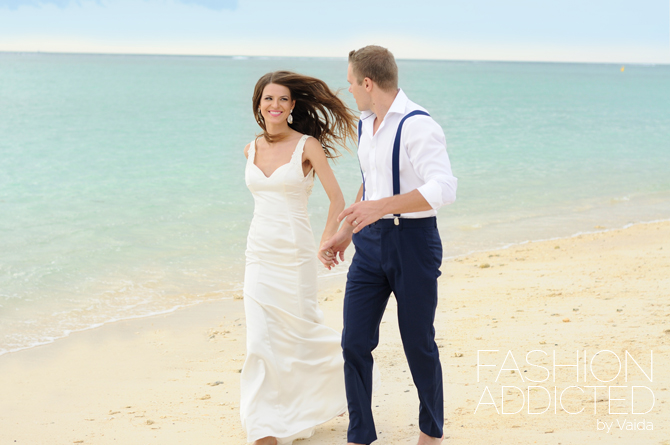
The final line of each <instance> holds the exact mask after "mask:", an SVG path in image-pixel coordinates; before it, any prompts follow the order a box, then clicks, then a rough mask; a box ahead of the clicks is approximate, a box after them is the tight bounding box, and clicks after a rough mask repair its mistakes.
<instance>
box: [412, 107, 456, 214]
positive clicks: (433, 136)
mask: <svg viewBox="0 0 670 445" xmlns="http://www.w3.org/2000/svg"><path fill="white" fill-rule="evenodd" d="M401 142H402V144H403V145H404V146H405V147H407V155H408V157H409V161H410V163H411V164H412V166H413V167H414V171H415V172H416V174H417V175H418V176H419V177H420V179H421V180H422V181H423V182H424V184H423V185H421V186H419V187H417V190H419V193H421V195H422V196H423V197H424V199H425V200H426V201H427V202H428V204H430V206H431V207H432V208H433V209H434V210H437V209H439V208H440V207H442V206H443V205H446V204H451V203H453V202H454V201H456V187H457V183H458V180H457V179H456V178H455V177H454V175H453V174H452V172H451V162H449V155H448V154H447V143H446V139H445V137H444V131H442V127H440V126H439V125H438V124H437V122H435V121H434V120H433V119H432V118H430V117H427V116H425V117H424V116H416V117H414V118H410V119H408V120H407V121H406V122H405V125H404V128H403V131H402V141H401Z"/></svg>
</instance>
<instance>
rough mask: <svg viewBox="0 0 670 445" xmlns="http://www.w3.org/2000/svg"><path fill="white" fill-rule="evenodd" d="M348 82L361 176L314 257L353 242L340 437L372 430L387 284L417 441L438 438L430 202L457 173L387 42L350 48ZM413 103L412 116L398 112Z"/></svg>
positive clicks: (372, 436)
mask: <svg viewBox="0 0 670 445" xmlns="http://www.w3.org/2000/svg"><path fill="white" fill-rule="evenodd" d="M347 80H348V82H349V84H350V85H351V86H350V87H349V91H350V92H351V93H352V94H353V96H354V99H355V100H356V105H357V106H358V109H359V110H360V111H362V113H361V122H360V123H359V145H358V156H359V161H360V164H361V173H362V177H363V184H362V185H361V188H360V190H359V192H358V196H357V197H356V202H355V203H354V204H353V205H351V206H350V207H349V208H347V209H346V210H344V211H343V212H342V213H341V214H340V216H339V220H340V221H342V220H344V223H343V224H342V227H341V228H340V230H339V231H338V232H337V234H335V235H334V236H333V237H332V238H331V239H330V240H328V241H327V242H326V243H324V244H323V245H322V247H321V252H322V255H320V258H322V262H323V263H324V265H325V266H326V267H328V268H331V267H332V266H333V265H336V264H338V256H339V259H340V260H342V259H344V250H345V249H346V248H347V246H348V245H349V243H350V242H351V241H352V239H353V242H354V246H355V247H356V253H355V255H354V257H353V259H352V262H351V266H350V268H349V273H348V275H347V286H346V292H345V296H344V330H343V332H342V349H343V354H344V361H345V365H344V374H345V384H346V392H347V401H348V406H349V430H348V433H347V439H348V442H349V444H350V445H352V444H369V443H371V442H373V441H374V440H376V438H377V435H376V432H375V426H374V420H373V418H372V407H371V401H372V362H373V360H372V351H373V350H374V349H375V347H376V346H377V344H378V342H379V324H380V322H381V318H382V315H383V313H384V309H385V308H386V303H387V301H388V298H389V295H390V293H391V292H393V293H394V295H395V297H396V300H397V303H398V324H399V328H400V334H401V337H402V342H403V348H404V350H405V356H406V357H407V361H408V363H409V367H410V370H411V372H412V378H413V379H414V384H415V385H416V388H417V391H418V394H419V401H420V409H419V429H420V433H419V442H418V444H420V445H428V444H431V445H432V444H439V443H440V442H441V441H442V437H443V431H442V428H443V423H444V414H443V389H442V368H441V365H440V359H439V354H438V349H437V345H436V344H435V329H434V327H433V322H434V319H435V309H436V306H437V278H438V276H439V275H440V271H439V267H440V265H441V262H442V243H441V241H440V236H439V233H438V231H437V224H436V218H435V216H436V215H437V209H438V208H439V207H441V206H442V205H445V204H450V203H452V202H454V200H455V199H456V178H454V177H453V175H452V174H451V166H450V163H449V157H448V156H447V151H446V143H445V138H444V132H443V131H442V129H441V128H440V126H439V125H438V124H437V123H436V122H435V121H434V120H433V119H432V118H431V117H430V116H428V115H427V113H426V112H425V110H424V109H423V108H421V107H420V106H418V105H416V104H415V103H413V102H411V101H410V100H409V99H408V98H407V96H406V95H405V93H404V92H403V91H402V90H400V89H398V68H397V66H396V63H395V59H394V58H393V55H392V54H391V53H390V52H389V51H388V50H387V49H385V48H382V47H379V46H366V47H365V48H362V49H359V50H357V51H351V52H350V53H349V67H348V73H347ZM416 110H420V111H419V114H413V115H411V116H409V117H407V118H406V119H404V118H405V117H406V116H407V115H408V114H410V113H411V112H413V111H416ZM403 119H404V121H403ZM401 121H403V124H402V128H401V129H400V128H399V127H400V126H401ZM398 133H400V135H399V136H398V137H397V136H396V135H397V134H398ZM396 139H398V141H397V142H396ZM394 145H395V146H396V147H395V151H396V154H395V156H394V153H393V152H394ZM394 157H395V160H394Z"/></svg>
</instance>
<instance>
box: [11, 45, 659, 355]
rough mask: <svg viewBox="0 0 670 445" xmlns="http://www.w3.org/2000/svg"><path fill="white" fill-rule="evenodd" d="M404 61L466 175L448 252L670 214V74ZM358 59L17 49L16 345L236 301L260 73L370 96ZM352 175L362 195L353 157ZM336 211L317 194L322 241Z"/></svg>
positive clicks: (344, 170)
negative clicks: (354, 78) (356, 81)
mask: <svg viewBox="0 0 670 445" xmlns="http://www.w3.org/2000/svg"><path fill="white" fill-rule="evenodd" d="M398 65H399V68H400V84H401V87H402V88H403V89H404V91H405V92H406V93H407V94H408V96H409V97H410V98H411V99H412V100H413V101H415V102H417V103H419V104H421V105H423V106H424V107H425V108H427V109H428V111H429V112H430V113H431V114H432V116H433V117H434V118H435V120H436V121H437V122H438V123H440V124H441V125H442V127H443V128H444V131H445V134H446V137H447V144H448V148H447V149H448V152H449V156H450V159H451V162H452V168H453V171H454V174H455V176H456V177H458V179H459V183H458V193H457V195H458V199H457V201H456V203H454V204H453V205H450V206H447V207H445V208H443V209H441V210H440V212H439V217H438V220H439V225H440V229H441V233H442V238H443V242H444V246H445V257H450V256H455V255H462V254H466V253H468V252H471V251H479V250H485V249H496V248H501V247H505V246H508V245H510V244H514V243H520V242H524V241H529V240H540V239H548V238H556V237H567V236H571V235H574V234H576V233H583V232H593V231H598V230H609V229H615V228H621V227H625V226H627V225H630V224H635V223H640V222H647V221H655V220H667V219H670V66H643V65H627V66H625V70H623V71H622V69H621V68H622V67H621V65H613V64H612V65H607V64H601V65H595V64H594V65H590V64H559V63H495V62H467V61H462V62H457V61H407V60H401V61H399V62H398ZM346 68H347V62H346V59H345V58H341V59H325V58H322V59H320V58H311V59H307V58H244V57H176V56H175V57H168V56H106V55H66V54H60V55H58V54H18V53H0V355H2V354H4V353H8V352H12V351H17V350H20V349H25V348H29V347H33V346H36V345H40V344H45V343H49V342H52V341H54V340H56V339H58V338H62V337H64V336H67V335H69V334H70V333H72V332H76V331H81V330H85V329H90V328H92V327H96V326H100V325H102V324H105V323H109V322H113V321H115V320H122V319H128V318H135V317H144V316H148V315H151V314H158V313H165V312H169V311H172V310H175V309H176V308H178V307H183V306H188V305H193V304H197V303H199V302H202V301H208V300H214V299H225V298H233V296H234V295H235V294H239V293H240V291H241V287H242V285H241V283H242V280H243V273H244V249H245V243H246V233H247V228H248V225H249V222H250V220H251V215H252V211H253V200H252V197H251V195H250V193H249V192H248V191H247V189H246V186H245V184H244V165H245V158H244V155H243V148H244V146H245V144H246V143H247V142H249V141H250V140H251V139H253V137H254V135H255V134H257V133H258V131H259V128H258V126H257V125H256V123H255V121H254V119H253V116H252V109H251V95H252V91H253V87H254V84H255V82H256V80H257V79H258V78H259V77H260V76H261V75H263V74H265V73H266V72H268V71H274V70H278V69H289V70H295V71H298V72H301V73H305V74H309V75H313V76H316V77H320V78H322V79H323V80H325V81H326V82H327V83H328V84H329V85H330V86H331V87H332V88H333V89H342V91H341V93H340V94H341V95H342V98H343V99H344V100H345V101H346V102H347V103H348V104H349V105H350V106H354V102H353V100H352V98H351V96H350V95H349V93H348V92H347V91H346V88H347V86H348V85H347V83H346ZM352 149H354V152H355V147H352ZM335 172H336V175H337V177H338V179H339V181H340V184H341V187H342V189H343V191H344V193H345V198H346V199H347V202H348V203H351V201H352V199H353V197H354V195H355V192H356V190H357V189H358V186H359V184H360V173H359V170H358V162H357V160H356V158H355V156H353V155H351V154H349V153H347V152H346V151H345V152H344V153H343V156H342V157H341V158H340V159H339V160H338V162H337V164H336V165H335ZM327 208H328V200H327V198H326V195H325V193H324V192H323V189H322V188H320V186H319V185H317V186H316V187H315V189H314V193H313V195H312V198H311V201H310V213H311V218H312V227H313V229H314V232H315V238H316V239H317V240H318V239H319V238H320V234H321V230H322V228H323V226H324V220H325V216H326V212H327ZM345 270H346V267H340V268H339V270H336V271H334V272H327V271H325V270H324V271H323V273H322V275H323V277H322V282H327V281H328V280H330V278H329V276H336V277H341V275H342V274H343V273H344V272H345Z"/></svg>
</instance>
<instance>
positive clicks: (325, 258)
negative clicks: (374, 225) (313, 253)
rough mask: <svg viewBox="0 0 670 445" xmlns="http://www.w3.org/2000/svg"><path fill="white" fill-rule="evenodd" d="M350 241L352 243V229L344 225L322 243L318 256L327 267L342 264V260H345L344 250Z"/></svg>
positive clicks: (330, 267)
mask: <svg viewBox="0 0 670 445" xmlns="http://www.w3.org/2000/svg"><path fill="white" fill-rule="evenodd" d="M349 243H351V231H350V230H348V229H347V228H346V227H342V229H340V231H339V232H337V233H336V234H335V235H333V236H332V237H331V238H330V239H328V240H326V241H325V242H324V243H323V244H321V247H320V248H319V254H318V257H319V260H321V262H322V263H323V265H324V266H325V267H326V269H328V270H330V269H332V268H333V267H335V266H337V265H338V264H340V261H344V251H345V250H346V249H347V246H349ZM338 256H339V257H340V258H339V261H338V259H337V257H338Z"/></svg>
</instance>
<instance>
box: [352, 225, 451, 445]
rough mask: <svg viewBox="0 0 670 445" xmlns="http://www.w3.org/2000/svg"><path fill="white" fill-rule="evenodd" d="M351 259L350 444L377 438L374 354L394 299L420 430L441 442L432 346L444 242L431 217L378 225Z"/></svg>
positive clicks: (364, 233)
mask: <svg viewBox="0 0 670 445" xmlns="http://www.w3.org/2000/svg"><path fill="white" fill-rule="evenodd" d="M353 242H354V246H355V247H356V253H355V254H354V257H353V259H352V261H351V266H350V267H349V273H348V275H347V287H346V293H345V295H344V330H343V331H342V351H343V354H344V380H345V385H346V391H347V402H348V407H349V430H348V433H347V440H348V441H349V442H354V443H361V444H369V443H371V442H373V441H374V440H376V439H377V434H376V430H375V425H374V420H373V418H372V363H373V360H372V351H373V350H374V349H375V348H376V347H377V344H378V343H379V325H380V323H381V319H382V315H383V314H384V310H385V308H386V303H387V302H388V299H389V296H390V294H391V292H393V294H394V295H395V297H396V300H397V303H398V325H399V328H400V335H401V337H402V343H403V348H404V350H405V356H406V357H407V362H408V363H409V368H410V371H411V373H412V378H413V380H414V384H415V386H416V389H417V392H418V394H419V402H420V406H419V428H420V429H421V431H423V432H424V433H425V434H427V435H429V436H432V437H442V427H443V424H444V412H443V410H444V402H443V388H442V367H441V365H440V357H439V353H438V349H437V345H436V344H435V328H434V327H433V322H434V320H435V309H436V307H437V277H439V276H440V270H439V267H440V265H441V263H442V242H441V241H440V235H439V233H438V231H437V223H436V219H435V218H421V219H400V224H399V225H395V224H394V222H393V220H392V219H382V220H379V221H377V222H376V223H374V224H371V225H369V226H367V227H365V228H363V230H361V231H360V232H359V233H357V234H354V236H353Z"/></svg>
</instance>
